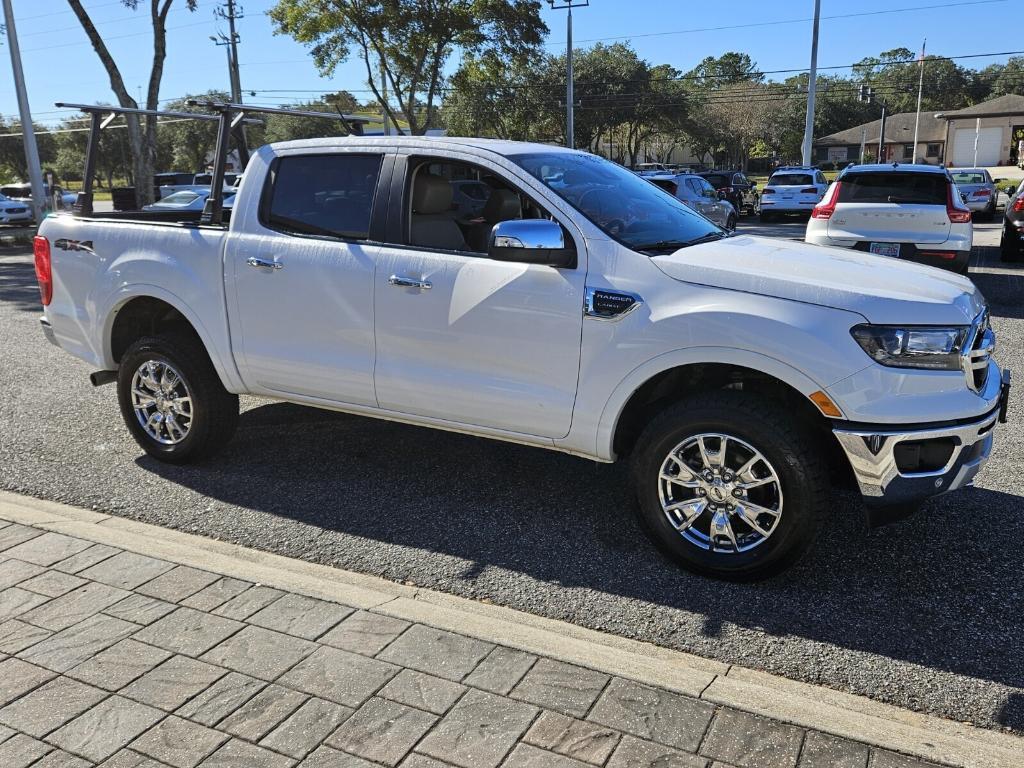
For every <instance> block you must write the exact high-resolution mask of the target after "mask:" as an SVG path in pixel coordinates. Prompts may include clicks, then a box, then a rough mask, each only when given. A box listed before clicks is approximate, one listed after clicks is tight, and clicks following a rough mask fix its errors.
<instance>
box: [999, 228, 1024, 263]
mask: <svg viewBox="0 0 1024 768" xmlns="http://www.w3.org/2000/svg"><path fill="white" fill-rule="evenodd" d="M1022 250H1024V248H1022V247H1021V242H1020V240H1019V239H1018V240H1017V242H1016V243H1015V242H1013V239H1012V238H1011V237H1008V236H1007V234H1006V228H1005V227H1004V228H1003V236H1002V238H1000V240H999V260H1000V261H1003V262H1013V261H1020V259H1021V251H1022Z"/></svg>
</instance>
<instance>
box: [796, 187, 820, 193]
mask: <svg viewBox="0 0 1024 768" xmlns="http://www.w3.org/2000/svg"><path fill="white" fill-rule="evenodd" d="M800 194H801V195H816V194H818V188H817V187H804V188H803V189H801V190H800Z"/></svg>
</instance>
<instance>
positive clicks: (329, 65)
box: [269, 0, 547, 134]
mask: <svg viewBox="0 0 1024 768" xmlns="http://www.w3.org/2000/svg"><path fill="white" fill-rule="evenodd" d="M269 15H270V18H271V20H272V21H273V22H274V24H275V27H276V31H277V32H278V33H280V34H287V35H290V36H292V37H293V38H295V39H296V40H297V41H299V42H301V43H304V44H306V45H307V46H309V47H310V49H311V51H312V54H313V60H314V62H315V63H316V66H317V68H318V69H319V70H320V72H321V74H322V75H324V76H329V75H331V74H333V72H334V70H335V68H336V67H337V66H338V64H340V63H341V62H343V61H345V60H347V59H348V57H349V56H350V55H351V53H352V51H353V50H354V51H356V53H357V55H358V56H359V58H360V59H361V60H362V61H363V63H364V65H365V67H366V79H367V83H368V84H369V86H370V89H371V90H372V91H373V94H374V96H375V97H376V99H377V102H378V103H379V104H381V105H382V107H383V109H384V111H385V112H386V113H387V115H388V117H389V118H390V119H391V121H392V122H394V123H395V124H396V125H397V124H398V122H399V120H400V119H402V118H404V119H405V120H406V121H407V122H408V124H409V130H410V132H411V133H413V134H423V133H426V131H427V130H428V129H430V128H432V127H433V126H434V123H435V121H436V119H437V108H436V102H437V100H438V98H439V95H440V93H441V89H442V87H443V81H444V75H443V70H444V66H445V63H446V62H447V61H448V59H449V57H450V56H451V55H452V54H453V53H454V52H455V51H456V50H462V51H463V52H466V53H473V54H484V53H487V52H493V53H494V54H495V55H498V56H500V57H503V58H506V59H509V60H513V59H516V58H522V57H525V56H527V55H528V54H530V53H532V52H533V51H535V50H536V48H537V46H539V45H540V43H541V41H542V39H543V36H544V35H545V34H546V33H547V27H546V26H545V24H544V22H542V21H541V19H540V3H539V2H537V0H515V1H511V0H279V2H278V3H277V5H275V6H274V7H273V8H272V9H271V10H270V14H269ZM385 86H386V87H387V89H388V91H389V96H390V98H389V99H387V100H385V99H384V98H383V95H382V89H383V88H384V87H385ZM392 99H393V102H392ZM392 103H397V104H398V109H397V110H396V109H395V108H394V107H393V106H392Z"/></svg>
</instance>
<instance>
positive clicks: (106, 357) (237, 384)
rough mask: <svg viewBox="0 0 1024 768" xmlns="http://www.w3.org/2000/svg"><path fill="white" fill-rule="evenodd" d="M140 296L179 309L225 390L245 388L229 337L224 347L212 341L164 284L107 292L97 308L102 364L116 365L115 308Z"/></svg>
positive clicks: (212, 337)
mask: <svg viewBox="0 0 1024 768" xmlns="http://www.w3.org/2000/svg"><path fill="white" fill-rule="evenodd" d="M140 298H151V299H159V300H160V301H163V302H165V303H166V304H169V305H171V306H172V307H174V308H175V309H176V310H177V311H178V312H180V313H181V314H182V316H183V317H184V318H185V319H186V320H187V321H188V322H189V323H190V324H191V325H192V328H193V329H195V332H196V333H197V334H198V335H199V340H200V341H201V342H202V343H203V346H204V347H205V348H206V353H207V355H209V357H210V361H211V362H212V363H213V368H214V370H215V371H216V372H217V375H218V376H219V377H220V380H221V383H222V384H223V385H224V388H225V389H227V390H228V391H229V392H235V393H240V392H243V391H244V390H245V385H244V384H243V383H242V377H241V375H240V374H239V372H238V369H237V368H236V367H235V361H234V357H233V355H232V353H231V341H230V338H228V339H226V341H227V349H221V348H220V347H219V346H218V345H217V343H216V342H215V340H214V335H213V334H211V333H210V331H209V329H207V327H206V326H205V325H204V324H203V321H202V320H201V319H200V318H199V315H198V314H197V313H196V312H195V311H193V310H192V308H191V307H190V306H188V304H186V303H185V302H184V301H182V299H181V298H180V297H179V296H177V295H176V294H174V293H171V292H170V291H168V290H167V289H166V288H162V287H160V286H158V285H151V284H147V283H133V284H131V285H126V286H123V287H121V288H119V289H118V290H116V291H114V293H112V294H110V295H108V296H107V297H106V300H105V301H104V304H103V306H102V307H100V308H98V309H99V313H100V316H101V317H103V318H105V319H104V322H103V336H102V344H103V348H102V355H103V364H104V365H105V366H107V367H108V368H109V369H110V370H114V369H116V368H117V364H116V363H115V362H114V355H113V349H112V346H111V341H112V338H113V330H114V321H115V320H116V318H117V314H118V312H119V311H120V310H121V308H122V307H124V306H125V305H126V304H127V303H128V302H129V301H131V300H132V299H140Z"/></svg>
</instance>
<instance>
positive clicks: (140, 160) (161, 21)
mask: <svg viewBox="0 0 1024 768" xmlns="http://www.w3.org/2000/svg"><path fill="white" fill-rule="evenodd" d="M183 2H184V3H185V7H186V8H188V10H190V11H194V10H195V9H196V7H197V5H198V0H183ZM139 3H140V0H121V4H122V5H124V6H125V7H126V8H129V9H131V10H133V11H135V10H137V9H138V7H139ZM173 4H174V0H150V3H149V14H150V22H151V24H152V27H153V57H152V63H151V65H150V70H149V82H148V85H147V88H146V105H145V108H146V109H152V110H155V109H157V108H158V107H159V103H160V81H161V80H162V79H163V73H164V60H165V59H166V58H167V14H168V13H170V10H171V6H172V5H173ZM68 5H70V6H71V10H72V11H74V14H75V16H76V17H77V18H78V21H79V23H80V24H81V25H82V29H84V30H85V34H86V35H87V36H88V38H89V42H90V43H92V47H93V49H94V50H95V51H96V55H97V56H99V58H100V62H101V63H102V64H103V68H104V69H106V71H107V76H108V77H109V78H110V87H111V89H112V90H113V91H114V95H115V96H116V97H117V103H118V104H119V105H120V106H122V107H128V108H137V107H138V106H139V105H138V102H136V100H135V99H133V98H132V96H131V94H130V93H128V89H127V87H126V86H125V84H124V77H122V75H121V70H120V69H119V68H118V66H117V63H116V62H115V61H114V57H113V56H112V55H111V53H110V49H108V48H107V44H106V43H105V42H104V41H103V38H102V37H101V36H100V33H99V31H98V30H97V29H96V25H95V24H93V21H92V18H91V17H90V16H89V14H88V12H87V11H86V10H85V8H84V7H83V6H82V0H68ZM125 120H126V122H127V124H128V140H129V142H130V144H131V148H132V159H133V161H134V168H135V174H134V175H135V179H136V182H137V183H136V185H135V196H136V200H137V202H138V203H139V204H140V205H144V204H146V203H151V202H153V194H154V192H153V185H152V184H151V183H150V180H151V179H152V178H153V171H154V169H155V167H156V159H157V118H156V117H153V116H148V117H145V118H144V119H143V120H139V118H138V117H137V116H134V115H126V116H125Z"/></svg>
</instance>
